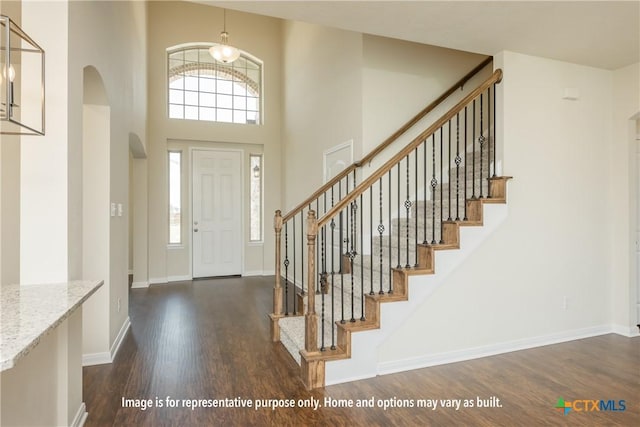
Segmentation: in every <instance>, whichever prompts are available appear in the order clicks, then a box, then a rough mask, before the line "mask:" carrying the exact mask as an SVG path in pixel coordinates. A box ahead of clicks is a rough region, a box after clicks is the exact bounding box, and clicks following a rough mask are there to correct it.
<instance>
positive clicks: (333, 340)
mask: <svg viewBox="0 0 640 427" xmlns="http://www.w3.org/2000/svg"><path fill="white" fill-rule="evenodd" d="M331 206H332V207H333V187H331ZM329 227H330V228H331V325H333V324H334V323H335V321H336V313H335V294H334V292H335V286H334V285H335V275H336V269H335V265H336V264H335V252H336V246H335V241H334V238H335V231H336V222H335V220H334V218H331V222H330V223H329ZM335 349H336V336H335V331H334V328H333V326H332V327H331V350H335Z"/></svg>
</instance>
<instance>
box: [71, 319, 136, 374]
mask: <svg viewBox="0 0 640 427" xmlns="http://www.w3.org/2000/svg"><path fill="white" fill-rule="evenodd" d="M130 327H131V320H130V319H129V316H127V318H126V319H125V321H124V323H123V324H122V327H121V328H120V331H119V332H118V335H117V336H116V339H115V340H114V341H113V344H111V348H110V349H109V351H108V352H106V351H105V352H102V353H89V354H83V355H82V366H95V365H105V364H107V363H111V362H113V359H114V358H115V357H116V354H118V350H120V346H121V345H122V341H124V337H125V336H126V335H127V331H129V328H130Z"/></svg>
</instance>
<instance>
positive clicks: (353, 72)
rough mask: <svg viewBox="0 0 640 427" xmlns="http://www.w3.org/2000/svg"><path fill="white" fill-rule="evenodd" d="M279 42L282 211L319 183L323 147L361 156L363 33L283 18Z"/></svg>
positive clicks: (307, 194)
mask: <svg viewBox="0 0 640 427" xmlns="http://www.w3.org/2000/svg"><path fill="white" fill-rule="evenodd" d="M283 44H284V69H283V72H284V76H283V78H284V82H285V83H284V96H283V119H284V124H283V141H284V146H283V159H284V164H285V167H284V169H283V173H284V185H283V192H284V195H285V200H283V204H282V206H281V207H280V208H282V211H283V213H285V212H288V211H289V210H290V209H292V208H293V207H294V206H295V205H296V204H298V203H299V202H301V201H302V200H304V199H305V198H306V197H307V196H309V195H310V194H311V193H312V192H313V190H315V189H316V188H317V187H319V186H320V185H321V184H322V177H323V171H322V158H323V152H324V151H325V150H327V149H329V148H332V147H335V146H336V145H339V144H342V143H344V142H346V141H349V140H353V144H354V158H359V157H360V156H361V152H362V66H363V59H362V34H360V33H354V32H350V31H342V30H337V29H333V28H328V27H323V26H320V25H314V24H306V23H303V22H294V21H286V22H285V24H284V32H283ZM302 177H304V178H302ZM301 178H302V179H301Z"/></svg>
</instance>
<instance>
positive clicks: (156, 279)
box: [149, 277, 167, 285]
mask: <svg viewBox="0 0 640 427" xmlns="http://www.w3.org/2000/svg"><path fill="white" fill-rule="evenodd" d="M165 283H167V278H166V277H150V278H149V284H150V285H160V284H165Z"/></svg>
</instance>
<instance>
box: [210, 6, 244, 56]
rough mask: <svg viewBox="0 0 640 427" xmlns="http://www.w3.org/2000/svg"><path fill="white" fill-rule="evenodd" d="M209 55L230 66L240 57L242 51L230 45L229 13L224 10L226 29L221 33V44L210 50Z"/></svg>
mask: <svg viewBox="0 0 640 427" xmlns="http://www.w3.org/2000/svg"><path fill="white" fill-rule="evenodd" d="M209 53H210V54H211V56H213V57H214V58H215V59H216V61H220V62H224V63H225V64H230V63H232V62H233V61H235V60H236V59H238V58H239V57H240V51H239V50H238V49H237V48H235V47H233V46H231V45H229V33H227V11H226V9H225V10H224V27H223V30H222V32H221V33H220V44H216V45H214V46H211V47H210V48H209Z"/></svg>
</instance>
